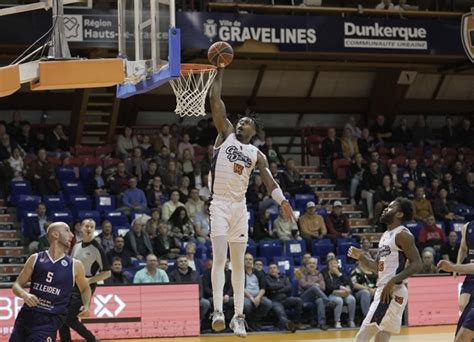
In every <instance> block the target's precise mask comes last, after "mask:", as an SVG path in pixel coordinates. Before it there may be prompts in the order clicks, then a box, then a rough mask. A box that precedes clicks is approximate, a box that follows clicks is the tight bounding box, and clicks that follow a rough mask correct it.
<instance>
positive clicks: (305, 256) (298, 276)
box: [295, 253, 312, 280]
mask: <svg viewBox="0 0 474 342" xmlns="http://www.w3.org/2000/svg"><path fill="white" fill-rule="evenodd" d="M311 258H312V256H311V253H305V254H303V257H302V258H301V267H299V268H297V269H295V279H298V280H299V279H301V277H302V276H303V274H304V273H305V272H306V264H307V263H308V261H309V259H311Z"/></svg>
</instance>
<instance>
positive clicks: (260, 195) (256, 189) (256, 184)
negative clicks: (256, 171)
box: [245, 175, 273, 210]
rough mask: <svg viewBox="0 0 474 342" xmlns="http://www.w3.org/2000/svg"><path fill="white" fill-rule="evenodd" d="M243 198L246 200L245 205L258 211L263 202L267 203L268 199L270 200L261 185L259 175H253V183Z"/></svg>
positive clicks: (265, 189) (263, 186)
mask: <svg viewBox="0 0 474 342" xmlns="http://www.w3.org/2000/svg"><path fill="white" fill-rule="evenodd" d="M245 196H246V198H247V203H248V204H249V205H250V206H251V207H252V208H253V209H254V210H258V209H259V206H260V205H261V203H263V202H264V201H267V200H269V199H270V200H271V198H270V196H268V193H267V188H266V187H265V185H264V184H263V181H262V177H261V176H260V175H254V177H253V182H252V184H251V185H250V186H249V188H248V190H247V193H246V195H245ZM267 202H268V201H267ZM272 203H273V202H272Z"/></svg>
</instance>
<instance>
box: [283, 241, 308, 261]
mask: <svg viewBox="0 0 474 342" xmlns="http://www.w3.org/2000/svg"><path fill="white" fill-rule="evenodd" d="M305 252H306V241H304V240H287V241H285V254H286V255H287V256H291V257H293V258H295V257H296V258H301V257H303V255H304V253H305Z"/></svg>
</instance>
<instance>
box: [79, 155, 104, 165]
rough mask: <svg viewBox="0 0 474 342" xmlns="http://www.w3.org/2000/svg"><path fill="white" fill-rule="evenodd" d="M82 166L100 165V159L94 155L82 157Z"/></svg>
mask: <svg viewBox="0 0 474 342" xmlns="http://www.w3.org/2000/svg"><path fill="white" fill-rule="evenodd" d="M82 161H83V163H82V165H83V166H94V167H95V166H98V165H102V161H101V160H100V159H99V158H96V157H82Z"/></svg>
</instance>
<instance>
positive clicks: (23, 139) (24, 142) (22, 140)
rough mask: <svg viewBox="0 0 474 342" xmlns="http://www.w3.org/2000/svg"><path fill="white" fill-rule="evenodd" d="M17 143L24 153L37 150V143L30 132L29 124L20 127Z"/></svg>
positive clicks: (25, 123)
mask: <svg viewBox="0 0 474 342" xmlns="http://www.w3.org/2000/svg"><path fill="white" fill-rule="evenodd" d="M17 143H18V144H19V145H20V147H21V148H22V150H23V151H25V152H26V153H34V151H35V149H36V148H37V144H38V143H37V141H36V137H35V135H34V134H33V133H32V132H31V125H30V123H29V122H26V121H25V122H24V123H23V124H22V126H21V134H20V135H19V136H18V137H17Z"/></svg>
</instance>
